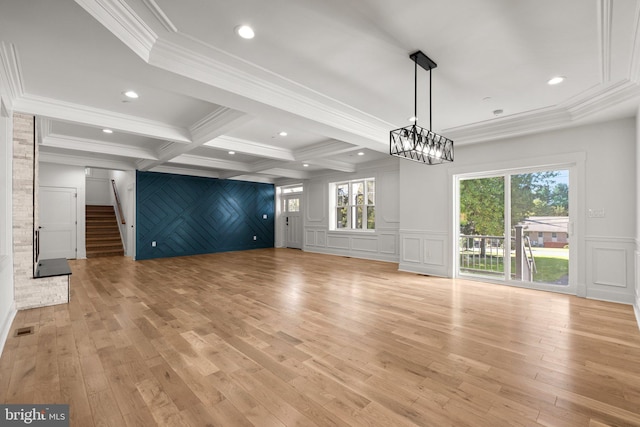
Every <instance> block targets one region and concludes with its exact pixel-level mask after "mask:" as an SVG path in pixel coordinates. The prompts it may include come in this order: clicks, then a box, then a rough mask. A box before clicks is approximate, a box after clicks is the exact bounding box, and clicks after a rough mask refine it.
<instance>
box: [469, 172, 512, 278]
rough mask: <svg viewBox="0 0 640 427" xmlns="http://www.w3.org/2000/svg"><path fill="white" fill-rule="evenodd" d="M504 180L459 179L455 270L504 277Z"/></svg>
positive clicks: (502, 178)
mask: <svg viewBox="0 0 640 427" xmlns="http://www.w3.org/2000/svg"><path fill="white" fill-rule="evenodd" d="M504 188H505V178H504V177H503V176H495V177H488V178H472V179H462V180H460V194H459V202H460V218H459V221H460V230H459V233H460V234H459V271H460V272H461V273H466V274H474V275H480V276H488V277H493V278H503V279H504V277H505V268H504V267H505V266H504V259H505V256H504V254H505V238H504V230H505V223H504V221H505V215H504V208H505V191H504Z"/></svg>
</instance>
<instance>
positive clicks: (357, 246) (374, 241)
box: [351, 236, 378, 252]
mask: <svg viewBox="0 0 640 427" xmlns="http://www.w3.org/2000/svg"><path fill="white" fill-rule="evenodd" d="M351 249H352V250H354V251H363V252H378V237H377V236H374V237H358V236H354V237H352V238H351Z"/></svg>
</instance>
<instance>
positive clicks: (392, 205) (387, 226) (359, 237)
mask: <svg viewBox="0 0 640 427" xmlns="http://www.w3.org/2000/svg"><path fill="white" fill-rule="evenodd" d="M370 177H374V178H375V180H376V229H375V232H369V231H345V230H331V229H330V227H329V194H328V193H329V183H331V182H337V181H343V180H355V179H360V178H370ZM398 185H399V179H398V160H397V159H395V158H391V157H390V158H389V159H388V160H385V161H382V162H376V163H372V164H367V165H362V167H359V168H358V171H357V172H354V173H336V174H332V175H326V176H323V177H320V178H314V179H311V180H309V181H307V182H305V186H304V208H303V209H304V212H303V214H304V231H303V233H304V234H303V250H305V251H308V252H321V253H330V254H335V255H344V256H350V257H355V258H367V259H376V260H383V261H391V262H398V254H399V252H398V229H399V224H400V214H399V208H400V207H399V200H398Z"/></svg>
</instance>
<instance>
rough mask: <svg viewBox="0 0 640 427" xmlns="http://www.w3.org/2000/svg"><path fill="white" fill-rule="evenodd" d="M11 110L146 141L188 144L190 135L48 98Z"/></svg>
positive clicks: (27, 100) (28, 99)
mask: <svg viewBox="0 0 640 427" xmlns="http://www.w3.org/2000/svg"><path fill="white" fill-rule="evenodd" d="M14 109H15V110H16V111H21V112H24V113H29V114H33V115H37V116H42V117H49V118H52V119H58V120H64V121H68V122H74V123H80V124H84V125H89V126H95V127H100V128H105V127H106V128H109V129H114V130H119V131H123V132H129V133H133V134H136V135H143V136H147V137H149V138H155V139H164V140H168V141H172V142H179V143H191V136H190V134H189V132H188V131H187V130H186V129H183V128H180V127H177V126H170V125H166V124H164V123H162V122H158V121H154V120H148V119H143V118H140V117H135V116H129V115H125V114H119V113H114V112H112V111H108V110H102V109H98V108H93V107H88V106H86V105H80V104H73V103H70V102H65V101H59V100H56V99H51V98H44V97H40V96H35V95H24V96H22V97H20V98H18V99H17V100H16V101H15V104H14Z"/></svg>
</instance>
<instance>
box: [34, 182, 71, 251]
mask: <svg viewBox="0 0 640 427" xmlns="http://www.w3.org/2000/svg"><path fill="white" fill-rule="evenodd" d="M76 194H77V193H76V189H75V188H67V187H44V186H41V187H40V200H39V221H40V223H39V231H40V259H52V258H75V257H76V246H77V245H76V232H77V231H76V228H77V226H76V201H77V198H76Z"/></svg>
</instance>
